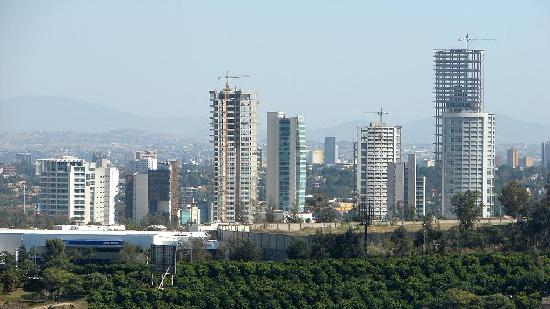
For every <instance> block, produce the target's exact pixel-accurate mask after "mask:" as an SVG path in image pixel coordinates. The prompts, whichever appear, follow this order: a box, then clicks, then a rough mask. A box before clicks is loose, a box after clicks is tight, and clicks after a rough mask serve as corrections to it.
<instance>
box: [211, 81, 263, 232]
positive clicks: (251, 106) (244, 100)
mask: <svg viewBox="0 0 550 309" xmlns="http://www.w3.org/2000/svg"><path fill="white" fill-rule="evenodd" d="M209 93H210V107H211V114H212V116H211V130H212V142H213V146H214V201H213V209H212V211H213V212H212V218H213V220H214V221H217V222H235V221H251V220H252V216H253V215H254V212H255V211H256V209H255V201H256V200H257V195H258V190H257V185H258V155H257V153H256V151H257V149H258V147H257V137H256V126H257V120H256V106H257V100H256V98H255V94H253V93H251V92H246V91H242V90H240V89H239V90H237V89H236V88H235V89H231V88H230V87H229V85H228V84H227V83H226V85H225V88H223V90H221V91H217V90H212V91H210V92H209Z"/></svg>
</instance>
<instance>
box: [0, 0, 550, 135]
mask: <svg viewBox="0 0 550 309" xmlns="http://www.w3.org/2000/svg"><path fill="white" fill-rule="evenodd" d="M466 33H470V36H471V37H477V38H496V39H498V41H480V42H472V45H471V48H480V49H484V50H485V51H486V53H485V70H486V71H485V111H486V112H490V113H497V114H505V115H509V116H512V117H516V118H518V119H521V120H525V121H530V122H539V123H546V122H550V117H549V116H550V91H548V90H549V89H550V1H547V0H538V1H535V0H525V1H503V0H495V1H478V0H466V1H459V2H457V1H435V0H434V1H406V0H403V1H324V0H315V1H295V0H294V1H285V0H280V1H253V0H251V1H215V0H210V1H204V0H201V1H173V0H172V1H171V0H164V1H125V0H121V1H101V0H99V1H79V0H72V1H54V0H51V1H27V0H0V98H10V97H14V96H21V95H34V96H41V95H47V96H63V97H69V98H75V99H80V100H85V101H89V102H92V103H97V104H102V105H105V106H109V107H111V108H115V109H118V110H122V111H127V112H132V113H135V114H140V115H150V116H155V117H165V116H186V117H192V118H195V119H202V118H204V119H205V121H208V112H209V101H208V99H209V96H208V91H209V90H211V89H220V88H222V87H223V81H219V80H217V76H220V75H223V74H224V73H225V72H226V70H229V71H230V72H231V73H233V74H249V75H251V76H252V77H250V78H246V79H240V80H236V81H233V82H232V84H233V85H236V86H237V87H238V88H242V89H246V90H252V91H256V92H257V93H258V97H259V99H260V106H261V109H260V110H261V113H262V115H263V114H265V112H267V111H284V112H286V113H287V114H289V115H295V114H300V115H303V116H304V117H305V120H306V124H307V125H308V127H310V128H322V127H330V126H333V125H338V124H341V123H344V122H347V121H351V120H356V119H363V118H364V119H367V120H373V119H374V117H376V116H375V115H371V114H364V113H363V112H368V111H376V110H378V109H379V108H380V107H381V106H383V107H384V109H385V110H387V111H388V112H389V113H390V115H389V116H388V117H389V121H390V122H395V123H400V122H406V121H411V120H417V119H423V118H428V117H431V116H433V113H434V111H433V102H432V100H433V97H432V91H433V85H432V84H433V63H432V61H433V59H432V51H433V49H438V48H461V47H464V44H463V43H462V42H458V40H457V39H458V38H459V37H461V36H464V34H466ZM262 118H265V116H262Z"/></svg>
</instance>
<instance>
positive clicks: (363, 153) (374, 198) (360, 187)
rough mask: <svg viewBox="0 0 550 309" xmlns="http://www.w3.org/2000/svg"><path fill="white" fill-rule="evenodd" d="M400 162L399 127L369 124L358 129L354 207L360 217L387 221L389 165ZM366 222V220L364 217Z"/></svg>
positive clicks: (379, 123)
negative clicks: (355, 202) (367, 216)
mask: <svg viewBox="0 0 550 309" xmlns="http://www.w3.org/2000/svg"><path fill="white" fill-rule="evenodd" d="M400 160H401V127H399V126H393V127H392V126H387V125H386V124H385V123H384V122H382V121H380V122H372V123H371V124H370V125H369V126H368V127H358V128H357V142H356V147H355V161H356V167H355V169H356V184H355V185H356V192H357V206H358V209H359V211H360V215H361V216H366V215H369V216H370V218H371V219H374V220H384V219H386V215H387V211H388V207H387V204H388V196H387V194H388V192H387V184H388V165H389V164H390V163H396V162H399V161H400ZM363 218H366V217H363Z"/></svg>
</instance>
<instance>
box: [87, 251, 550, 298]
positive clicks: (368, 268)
mask: <svg viewBox="0 0 550 309" xmlns="http://www.w3.org/2000/svg"><path fill="white" fill-rule="evenodd" d="M78 274H80V275H82V276H90V275H92V274H93V276H94V277H96V278H97V281H98V283H97V284H96V286H100V288H96V287H91V288H90V289H89V290H88V293H87V297H88V301H89V303H90V308H135V307H139V308H319V307H322V308H368V307H374V308H381V307H388V308H423V307H429V308H516V307H518V308H536V307H537V306H538V305H539V303H540V300H541V297H542V296H545V295H548V294H549V293H550V258H549V256H548V255H539V254H537V253H512V254H505V255H504V254H492V255H471V254H469V255H453V256H445V255H426V256H404V257H390V258H371V259H368V260H365V259H339V260H334V259H323V260H308V261H305V260H289V261H285V262H240V261H209V262H198V263H180V264H179V265H178V272H177V275H176V278H175V284H174V286H173V287H167V288H165V289H164V290H158V289H157V288H156V286H151V285H150V276H149V273H148V271H147V269H146V268H144V267H141V268H136V267H128V266H105V267H89V268H86V269H79V270H78ZM101 275H104V276H105V277H103V276H102V277H101V279H99V277H100V276H101ZM104 278H107V279H108V280H107V281H106V282H104V281H102V280H103V279H104Z"/></svg>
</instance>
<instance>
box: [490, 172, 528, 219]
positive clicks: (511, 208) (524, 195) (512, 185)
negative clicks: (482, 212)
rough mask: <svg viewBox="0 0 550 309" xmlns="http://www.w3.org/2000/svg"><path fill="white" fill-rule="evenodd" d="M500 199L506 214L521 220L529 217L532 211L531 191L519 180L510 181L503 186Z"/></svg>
mask: <svg viewBox="0 0 550 309" xmlns="http://www.w3.org/2000/svg"><path fill="white" fill-rule="evenodd" d="M498 200H499V201H500V203H501V204H502V206H503V207H504V211H505V212H506V214H507V215H509V216H511V217H512V218H514V219H520V220H521V219H522V218H524V217H527V216H528V215H529V212H530V211H531V207H530V206H531V203H530V196H529V192H527V189H525V188H524V187H522V186H521V185H520V184H519V181H517V180H513V181H511V182H509V183H508V184H507V185H506V186H504V187H503V188H502V192H501V194H500V196H499V197H498Z"/></svg>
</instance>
